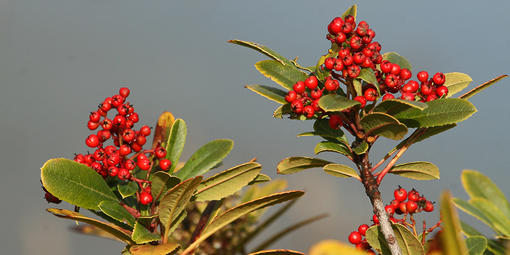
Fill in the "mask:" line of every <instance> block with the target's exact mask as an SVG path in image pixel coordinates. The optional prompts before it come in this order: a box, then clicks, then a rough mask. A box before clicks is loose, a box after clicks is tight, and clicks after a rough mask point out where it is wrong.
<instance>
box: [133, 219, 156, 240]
mask: <svg viewBox="0 0 510 255" xmlns="http://www.w3.org/2000/svg"><path fill="white" fill-rule="evenodd" d="M131 238H132V239H133V241H135V242H136V244H144V243H148V242H152V241H158V240H159V239H160V238H161V237H160V236H159V235H157V234H154V233H152V232H150V231H149V230H148V229H146V228H145V226H144V225H142V224H140V223H139V222H138V221H137V222H136V223H135V226H134V228H133V234H131Z"/></svg>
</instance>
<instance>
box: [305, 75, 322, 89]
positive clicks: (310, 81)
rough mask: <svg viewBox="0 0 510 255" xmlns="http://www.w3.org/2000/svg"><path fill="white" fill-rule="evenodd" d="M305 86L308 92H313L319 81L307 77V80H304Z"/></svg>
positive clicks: (315, 78) (312, 77) (313, 77)
mask: <svg viewBox="0 0 510 255" xmlns="http://www.w3.org/2000/svg"><path fill="white" fill-rule="evenodd" d="M305 85H306V87H307V88H309V89H310V90H314V89H315V88H317V85H319V80H317V77H315V76H313V75H312V76H309V77H308V78H306V80H305Z"/></svg>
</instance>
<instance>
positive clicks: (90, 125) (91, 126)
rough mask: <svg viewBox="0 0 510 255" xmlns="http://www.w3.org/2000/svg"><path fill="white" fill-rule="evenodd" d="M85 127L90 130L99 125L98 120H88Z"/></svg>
mask: <svg viewBox="0 0 510 255" xmlns="http://www.w3.org/2000/svg"><path fill="white" fill-rule="evenodd" d="M87 127H88V128H89V129H90V130H95V129H96V128H97V127H99V122H93V121H90V120H89V122H88V123H87Z"/></svg>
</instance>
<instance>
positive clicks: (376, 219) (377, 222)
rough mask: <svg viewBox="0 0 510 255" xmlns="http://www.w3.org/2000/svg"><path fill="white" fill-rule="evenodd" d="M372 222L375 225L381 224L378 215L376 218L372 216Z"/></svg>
mask: <svg viewBox="0 0 510 255" xmlns="http://www.w3.org/2000/svg"><path fill="white" fill-rule="evenodd" d="M372 221H373V222H374V223H375V224H379V218H378V217H377V215H375V214H374V216H372Z"/></svg>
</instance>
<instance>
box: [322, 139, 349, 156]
mask: <svg viewBox="0 0 510 255" xmlns="http://www.w3.org/2000/svg"><path fill="white" fill-rule="evenodd" d="M325 151H329V152H336V153H340V154H343V155H345V156H348V157H352V152H351V150H350V148H349V147H347V145H345V144H343V143H337V142H331V141H323V142H320V143H318V144H317V145H316V146H315V149H314V152H315V154H319V153H321V152H325Z"/></svg>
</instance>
